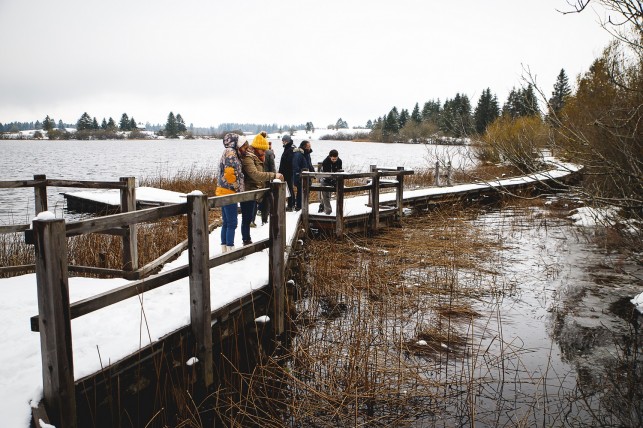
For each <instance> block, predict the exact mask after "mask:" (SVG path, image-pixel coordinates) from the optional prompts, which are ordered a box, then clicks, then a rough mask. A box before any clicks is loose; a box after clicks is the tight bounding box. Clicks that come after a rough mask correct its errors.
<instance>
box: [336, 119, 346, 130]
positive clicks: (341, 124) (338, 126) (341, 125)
mask: <svg viewBox="0 0 643 428" xmlns="http://www.w3.org/2000/svg"><path fill="white" fill-rule="evenodd" d="M341 128H348V123H346V121H345V120H343V119H342V118H341V117H340V118H339V119H337V122H335V129H341Z"/></svg>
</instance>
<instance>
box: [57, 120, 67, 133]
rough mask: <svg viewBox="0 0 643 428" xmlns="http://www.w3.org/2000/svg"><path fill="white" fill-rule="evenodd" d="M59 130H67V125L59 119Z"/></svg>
mask: <svg viewBox="0 0 643 428" xmlns="http://www.w3.org/2000/svg"><path fill="white" fill-rule="evenodd" d="M58 129H60V130H61V131H62V130H64V129H65V124H64V123H63V121H62V119H58Z"/></svg>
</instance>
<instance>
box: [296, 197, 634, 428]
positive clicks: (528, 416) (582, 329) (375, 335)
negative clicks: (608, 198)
mask: <svg viewBox="0 0 643 428" xmlns="http://www.w3.org/2000/svg"><path fill="white" fill-rule="evenodd" d="M570 204H571V203H569V202H568V201H561V200H559V199H551V200H548V201H546V202H543V201H542V200H541V201H539V202H538V201H536V202H534V203H525V202H524V201H518V202H516V203H506V204H505V205H504V206H503V207H502V208H500V207H491V208H484V209H481V208H474V209H468V210H467V211H466V214H465V216H464V217H463V216H461V215H454V213H445V212H442V213H438V212H433V213H428V214H427V213H424V214H422V215H420V216H413V217H410V218H408V219H405V221H404V225H403V227H402V228H399V229H387V230H386V231H384V232H383V233H381V234H379V235H378V236H376V237H373V238H356V237H354V238H352V239H349V240H347V241H345V242H335V241H313V242H311V243H310V245H309V251H308V253H307V255H306V257H308V258H307V260H306V263H307V265H308V266H309V270H308V271H307V275H306V278H305V280H306V281H307V282H308V284H309V285H307V286H301V287H300V289H301V293H302V295H303V298H302V299H300V300H299V301H298V304H297V306H298V307H297V313H296V314H295V324H296V326H297V327H298V332H297V335H296V336H295V338H294V341H293V350H292V354H291V355H288V358H287V361H288V363H287V370H288V373H289V376H293V378H291V381H290V382H292V381H293V379H296V382H294V383H290V382H288V383H289V391H288V394H286V395H287V396H288V397H289V399H290V400H292V402H291V404H290V406H289V407H290V408H289V409H288V410H287V413H289V414H291V415H292V414H295V415H296V416H295V417H294V422H293V426H333V425H334V424H335V426H359V425H362V424H364V425H366V426H412V427H424V426H477V427H480V426H488V427H497V426H548V427H549V426H578V427H580V426H641V425H642V424H643V386H642V383H641V376H642V375H643V364H642V363H643V356H642V353H641V350H642V349H641V343H642V342H641V339H642V335H641V332H640V328H639V326H640V323H641V320H642V319H643V317H642V316H641V314H639V313H638V312H636V310H635V309H634V306H633V305H632V304H631V303H630V302H629V300H630V299H632V298H633V297H634V296H635V295H637V294H639V293H641V291H643V282H642V281H641V278H642V274H643V267H642V266H641V260H640V255H638V256H632V255H631V254H630V255H626V254H622V253H621V252H618V251H607V250H606V249H604V247H602V245H601V242H602V238H601V234H602V233H603V232H602V231H601V230H600V229H587V228H578V227H577V226H574V225H573V223H572V222H571V221H570V219H569V218H567V215H568V214H569V213H570V210H571V208H570ZM637 257H638V259H637ZM286 401H287V400H286ZM337 424H339V425H337Z"/></svg>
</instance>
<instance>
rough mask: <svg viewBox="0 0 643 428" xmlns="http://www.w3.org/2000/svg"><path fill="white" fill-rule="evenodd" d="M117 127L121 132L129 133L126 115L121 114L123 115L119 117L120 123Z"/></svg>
mask: <svg viewBox="0 0 643 428" xmlns="http://www.w3.org/2000/svg"><path fill="white" fill-rule="evenodd" d="M118 127H119V128H120V130H121V131H129V130H130V127H129V117H128V116H127V113H123V115H122V116H121V121H120V124H119V126H118Z"/></svg>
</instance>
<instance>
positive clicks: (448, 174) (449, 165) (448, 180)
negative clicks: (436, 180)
mask: <svg viewBox="0 0 643 428" xmlns="http://www.w3.org/2000/svg"><path fill="white" fill-rule="evenodd" d="M447 186H451V162H449V163H448V164H447Z"/></svg>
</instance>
